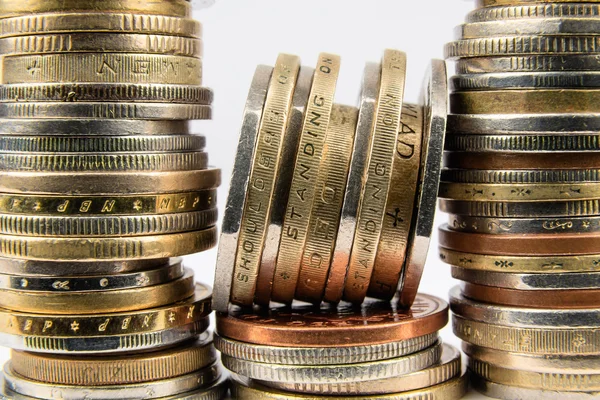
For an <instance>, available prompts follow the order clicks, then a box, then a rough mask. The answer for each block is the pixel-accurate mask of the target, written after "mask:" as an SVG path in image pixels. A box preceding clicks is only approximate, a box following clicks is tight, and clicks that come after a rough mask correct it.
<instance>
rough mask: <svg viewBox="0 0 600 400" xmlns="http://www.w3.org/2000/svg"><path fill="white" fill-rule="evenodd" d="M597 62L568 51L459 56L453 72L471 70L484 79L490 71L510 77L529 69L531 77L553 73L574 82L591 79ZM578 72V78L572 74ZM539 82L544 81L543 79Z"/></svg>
mask: <svg viewBox="0 0 600 400" xmlns="http://www.w3.org/2000/svg"><path fill="white" fill-rule="evenodd" d="M599 65H600V64H599V62H598V59H597V58H596V57H595V56H593V55H587V54H583V55H580V54H575V55H572V54H570V55H569V56H568V57H564V56H555V55H529V54H527V55H518V56H511V57H477V58H466V59H459V60H458V61H457V63H456V72H457V73H458V74H461V75H462V74H466V75H471V74H475V75H478V76H479V79H485V78H484V77H485V76H487V75H488V74H490V73H491V74H497V73H510V76H507V75H506V74H505V75H503V76H505V77H506V78H508V79H511V77H512V78H513V79H514V78H517V79H518V78H520V77H522V76H524V75H521V74H523V73H529V74H532V76H534V77H537V76H539V77H544V76H555V77H557V78H555V79H557V80H558V81H560V80H562V81H563V82H566V81H568V80H569V79H570V80H571V81H574V82H577V81H578V82H582V81H583V80H585V79H592V80H593V79H595V78H594V77H595V76H597V70H598V66H599ZM546 73H550V74H546ZM512 74H516V75H512ZM492 76H493V75H492ZM579 76H581V79H582V80H579V79H577V78H576V77H579ZM559 77H562V78H559ZM536 79H537V78H536ZM539 82H540V83H541V82H544V79H541V80H540V81H539Z"/></svg>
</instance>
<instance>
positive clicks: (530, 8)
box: [467, 1, 600, 23]
mask: <svg viewBox="0 0 600 400" xmlns="http://www.w3.org/2000/svg"><path fill="white" fill-rule="evenodd" d="M529 3H530V4H521V3H514V2H511V4H510V5H507V6H502V7H490V8H479V9H476V10H474V11H472V12H471V13H469V15H468V16H467V22H475V23H476V22H487V21H497V20H511V19H527V20H534V19H535V18H544V19H545V18H565V17H570V18H585V17H587V18H598V17H600V5H598V4H596V3H593V2H587V3H577V2H575V4H573V3H569V2H559V1H557V2H552V3H540V2H537V4H535V3H536V2H535V1H531V2H529ZM532 3H533V4H532Z"/></svg>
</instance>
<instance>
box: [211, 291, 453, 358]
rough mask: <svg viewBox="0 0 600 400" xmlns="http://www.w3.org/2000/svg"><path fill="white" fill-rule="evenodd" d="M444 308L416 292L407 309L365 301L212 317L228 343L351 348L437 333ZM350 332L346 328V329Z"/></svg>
mask: <svg viewBox="0 0 600 400" xmlns="http://www.w3.org/2000/svg"><path fill="white" fill-rule="evenodd" d="M447 310H448V306H447V304H446V303H445V302H444V301H443V300H441V299H438V298H436V297H433V296H428V295H424V294H420V295H418V296H417V300H416V301H415V303H414V305H413V307H412V308H411V309H410V310H408V311H403V310H400V309H398V308H397V307H396V303H394V302H392V303H391V304H389V303H384V302H378V301H376V300H370V299H367V300H366V301H365V302H364V303H363V304H362V307H361V308H355V307H352V306H351V305H349V304H346V305H341V306H338V308H333V309H332V308H330V307H326V306H323V307H322V308H321V309H320V310H317V309H315V308H314V307H307V306H300V305H297V306H294V307H293V308H292V309H288V308H273V309H271V310H270V311H269V312H268V313H266V314H264V315H261V314H258V315H256V314H254V313H253V312H251V311H244V310H243V309H232V312H231V313H229V314H228V315H226V314H222V313H221V314H218V315H217V332H218V333H219V335H221V336H223V337H226V338H228V339H231V340H237V341H240V342H246V343H255V344H259V345H268V346H282V347H356V346H363V345H369V346H371V345H376V344H385V343H391V342H399V341H402V340H408V339H413V338H416V337H420V336H424V335H428V334H431V333H434V332H437V331H439V330H440V329H441V328H442V327H444V326H445V324H446V323H447V318H448V314H447ZM350 328H351V329H350Z"/></svg>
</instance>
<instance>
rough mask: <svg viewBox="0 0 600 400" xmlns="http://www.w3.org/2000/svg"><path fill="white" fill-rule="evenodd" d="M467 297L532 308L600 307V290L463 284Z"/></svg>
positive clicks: (463, 291)
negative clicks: (524, 288)
mask: <svg viewBox="0 0 600 400" xmlns="http://www.w3.org/2000/svg"><path fill="white" fill-rule="evenodd" d="M462 293H463V295H464V296H465V297H468V298H470V299H472V300H477V301H481V302H485V303H492V304H500V305H505V306H515V307H530V308H548V307H550V306H551V307H552V308H557V309H571V308H599V307H600V290H596V289H594V290H516V289H505V288H497V287H494V286H483V285H475V284H472V283H463V284H462Z"/></svg>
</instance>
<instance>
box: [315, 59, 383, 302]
mask: <svg viewBox="0 0 600 400" xmlns="http://www.w3.org/2000/svg"><path fill="white" fill-rule="evenodd" d="M380 81H381V66H380V65H379V64H375V63H367V65H366V67H365V71H364V75H363V81H362V92H361V95H360V96H361V97H360V109H359V113H358V121H357V124H356V133H355V137H354V148H353V149H352V155H351V159H350V169H349V172H348V181H347V182H346V191H345V193H344V203H343V205H342V209H341V217H340V223H339V226H338V233H337V240H336V242H335V248H334V251H333V257H332V259H331V264H330V267H329V276H328V277H327V285H326V286H325V293H324V300H325V301H328V302H330V303H335V304H337V303H339V302H340V301H341V299H342V296H343V294H344V285H345V283H346V274H347V271H348V265H349V263H350V254H351V252H352V246H353V244H354V236H355V234H356V224H357V218H358V210H359V206H360V199H361V196H362V192H363V187H364V184H365V181H366V179H367V169H368V168H367V167H368V157H369V151H370V148H371V136H372V133H373V131H372V129H373V118H374V115H375V108H376V106H377V96H378V94H379V87H380V85H381V82H380Z"/></svg>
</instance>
